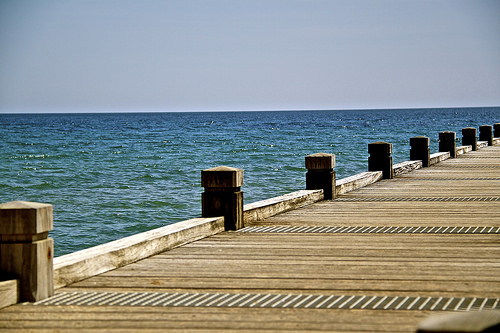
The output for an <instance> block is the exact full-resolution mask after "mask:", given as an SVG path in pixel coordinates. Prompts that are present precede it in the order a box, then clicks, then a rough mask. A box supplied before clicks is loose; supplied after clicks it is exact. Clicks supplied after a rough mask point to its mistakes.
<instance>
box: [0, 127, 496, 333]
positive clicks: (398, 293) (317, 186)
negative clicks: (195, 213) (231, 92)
mask: <svg viewBox="0 0 500 333" xmlns="http://www.w3.org/2000/svg"><path fill="white" fill-rule="evenodd" d="M497 125H499V126H497ZM497 128H498V129H499V132H498V134H497V133H496V132H495V133H493V131H492V126H487V127H484V128H483V127H482V128H481V131H480V135H479V140H477V137H476V135H477V133H476V131H475V128H474V129H471V128H467V129H464V131H463V132H462V135H463V139H462V142H465V143H464V145H463V146H458V147H457V146H456V137H455V133H453V132H441V133H439V138H440V149H439V150H440V152H437V153H433V154H431V153H430V151H429V148H428V146H429V138H426V137H416V138H411V140H410V145H411V148H410V160H409V161H407V162H403V163H399V164H395V165H393V164H392V158H391V156H390V155H391V152H392V145H391V144H390V143H386V142H375V143H373V144H370V145H369V147H368V151H369V153H370V157H369V160H368V170H369V171H367V172H364V173H361V174H359V175H355V176H352V177H348V178H345V179H335V171H334V168H335V156H334V155H333V154H324V153H318V154H312V155H309V156H307V157H306V158H305V165H306V168H307V174H306V182H307V186H306V189H305V190H300V191H297V192H294V193H290V194H288V195H285V196H281V197H277V198H271V199H268V200H264V201H260V202H256V203H252V204H247V205H244V203H243V194H242V190H241V188H240V187H241V186H243V182H244V181H243V171H242V170H240V169H236V168H231V167H219V168H214V169H208V170H204V171H203V173H202V186H203V187H204V188H205V192H204V194H203V202H202V206H203V212H202V215H203V216H202V217H200V218H197V219H192V220H187V221H183V222H180V223H178V224H175V225H171V226H166V227H164V228H160V229H155V230H151V231H149V232H146V233H143V234H139V235H135V236H131V237H127V238H124V239H121V240H118V241H115V242H111V243H108V244H103V245H101V246H98V247H95V248H91V249H88V250H83V251H79V252H76V253H73V254H69V255H65V256H61V257H58V258H54V259H53V258H51V257H50V255H49V256H48V257H47V256H45V257H44V258H43V260H42V259H39V258H38V259H32V258H31V257H30V259H29V260H31V262H35V264H32V265H31V266H36V267H40V265H41V266H43V265H53V271H52V270H48V271H46V272H42V274H43V277H42V278H39V280H37V281H38V282H37V285H36V286H35V287H33V288H34V289H33V288H32V289H31V291H26V288H27V287H25V286H24V285H23V278H22V277H16V276H15V275H16V274H15V273H12V272H11V273H9V274H10V275H12V276H13V278H12V279H10V280H6V279H4V280H5V281H2V282H0V298H1V299H0V306H3V308H2V309H0V331H2V332H3V331H5V332H8V331H12V332H14V331H37V332H38V331H39V332H42V331H51V332H52V331H64V332H73V331H74V332H76V331H88V330H95V331H103V332H104V331H106V332H114V331H117V332H118V331H145V332H146V331H162V332H164V331H187V332H220V331H227V332H236V331H254V332H291V331H293V332H311V331H328V332H360V331H363V332H365V331H366V332H416V331H417V330H419V331H420V332H431V331H436V327H438V330H437V331H441V332H451V331H453V332H456V331H457V330H456V329H457V328H456V327H453V325H459V326H460V327H462V328H463V327H465V325H466V324H464V323H473V324H474V325H475V327H476V329H481V325H483V326H482V327H483V329H484V327H486V326H484V325H488V324H489V323H492V324H497V325H498V324H499V323H500V316H499V314H498V313H499V312H500V138H499V137H498V136H500V124H495V130H496V129H497ZM494 134H495V135H494ZM49 206H50V205H49ZM16 207H17V208H16ZM14 209H21V210H23V209H24V210H26V209H28V210H29V211H36V212H37V214H38V215H37V216H38V217H37V218H38V219H37V220H36V222H38V223H39V224H40V225H41V226H42V227H43V228H42V229H40V230H38V229H37V230H38V231H36V230H35V231H34V234H35V235H41V236H33V235H31V236H30V237H24V238H22V239H20V238H19V237H18V236H16V237H14V236H5V235H4V234H2V238H0V240H2V247H1V249H2V251H1V252H0V255H1V259H2V266H1V270H2V272H3V273H4V272H5V270H6V269H10V266H15V265H10V266H9V265H8V264H5V262H6V260H7V259H5V258H16V259H14V260H19V261H21V262H24V263H25V262H26V260H27V259H26V258H27V257H26V254H23V255H21V256H20V255H17V256H13V257H8V256H7V255H6V254H5V248H6V247H4V246H7V247H8V246H11V245H12V243H15V242H21V243H23V244H25V243H28V242H32V243H33V244H35V243H38V242H43V243H44V244H46V246H48V247H49V248H50V244H51V240H50V238H48V237H47V232H48V230H50V228H51V227H52V223H51V222H52V221H51V217H47V214H49V213H51V208H49V207H47V206H45V205H43V204H30V203H7V204H3V205H0V214H1V215H0V217H5V216H7V215H8V214H10V213H7V211H9V212H10V211H11V210H14ZM2 211H3V212H4V213H2ZM40 212H44V214H41V213H40ZM16 214H17V213H16ZM25 215H26V214H25ZM16 216H20V215H19V214H17V215H16ZM34 219H36V218H34ZM42 222H43V223H42ZM4 229H8V228H0V230H1V231H2V232H7V231H9V230H10V229H9V230H7V231H6V230H4ZM30 230H31V229H30ZM25 232H27V231H23V233H25ZM4 243H6V244H7V245H4ZM31 246H35V245H31ZM36 246H38V247H39V246H40V245H36ZM44 246H45V245H44ZM44 249H45V248H44ZM41 251H42V250H41ZM43 251H45V252H43ZM43 251H42V252H43V253H44V255H45V254H47V252H46V250H43ZM49 254H50V253H49ZM23 256H24V257H23ZM19 258H21V259H19ZM23 258H24V259H23ZM9 260H10V259H9ZM40 262H41V263H40ZM39 263H40V265H38V264H39ZM37 265H38V266H37ZM24 266H26V265H24ZM43 267H45V266H43ZM51 267H52V266H51ZM26 274H33V273H29V272H27V273H26ZM3 275H5V274H3ZM47 279H50V283H48V286H47V281H46V280H47ZM32 280H33V279H32V278H31V280H30V281H32ZM31 284H33V283H32V282H31ZM33 290H34V291H33ZM35 291H36V292H35ZM25 297H32V298H33V299H28V301H26V300H27V299H26V298H25ZM447 315H451V316H456V315H458V316H459V317H457V318H458V319H457V318H455V317H453V318H452V319H451V322H450V321H448V320H447V317H446V316H447ZM441 316H444V317H443V318H444V319H442V320H443V321H442V322H440V318H441ZM469 316H470V318H469ZM429 318H431V321H432V322H429V321H428V320H429ZM436 318H438V319H437V321H438V324H436V321H435V320H436ZM478 318H479V319H478ZM461 320H463V322H462V321H461ZM471 325H472V324H471ZM453 329H455V330H453ZM458 332H461V331H460V330H458ZM464 332H465V331H464Z"/></svg>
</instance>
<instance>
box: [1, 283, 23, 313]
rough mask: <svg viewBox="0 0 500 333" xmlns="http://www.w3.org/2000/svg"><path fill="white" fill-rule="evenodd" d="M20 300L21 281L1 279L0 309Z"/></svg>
mask: <svg viewBox="0 0 500 333" xmlns="http://www.w3.org/2000/svg"><path fill="white" fill-rule="evenodd" d="M18 301H19V281H18V280H6V281H0V309H1V308H3V307H6V306H9V305H12V304H16V303H17V302H18Z"/></svg>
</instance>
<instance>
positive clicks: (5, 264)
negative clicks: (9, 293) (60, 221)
mask: <svg viewBox="0 0 500 333" xmlns="http://www.w3.org/2000/svg"><path fill="white" fill-rule="evenodd" d="M52 229H53V208H52V205H49V204H44V203H37V202H26V201H11V202H7V203H4V204H1V205H0V272H2V275H4V276H6V277H8V278H15V279H18V280H19V299H20V301H28V302H36V301H39V300H42V299H44V298H47V297H50V296H52V295H53V294H54V273H53V272H54V267H53V266H54V265H53V253H54V241H53V239H52V238H49V237H48V235H49V231H50V230H52Z"/></svg>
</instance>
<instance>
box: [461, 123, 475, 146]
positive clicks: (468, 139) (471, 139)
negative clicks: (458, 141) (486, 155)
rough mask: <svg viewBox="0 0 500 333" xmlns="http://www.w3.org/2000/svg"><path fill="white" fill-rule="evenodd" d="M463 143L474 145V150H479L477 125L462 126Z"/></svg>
mask: <svg viewBox="0 0 500 333" xmlns="http://www.w3.org/2000/svg"><path fill="white" fill-rule="evenodd" d="M462 145H464V146H472V150H477V137H476V128H475V127H466V128H462Z"/></svg>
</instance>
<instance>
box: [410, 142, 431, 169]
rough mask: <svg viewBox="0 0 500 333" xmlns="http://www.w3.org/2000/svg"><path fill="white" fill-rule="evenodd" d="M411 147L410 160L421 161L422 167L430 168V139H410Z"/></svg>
mask: <svg viewBox="0 0 500 333" xmlns="http://www.w3.org/2000/svg"><path fill="white" fill-rule="evenodd" d="M410 147H411V148H410V160H412V161H415V160H421V161H422V167H424V168H426V167H428V166H429V162H430V159H431V152H430V150H429V138H428V137H426V136H415V137H413V138H410Z"/></svg>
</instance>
